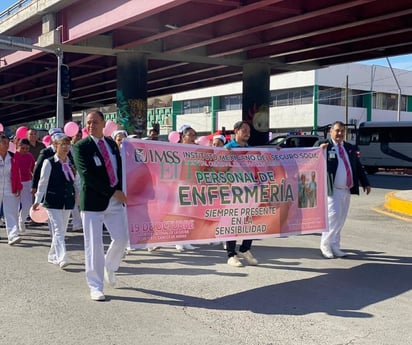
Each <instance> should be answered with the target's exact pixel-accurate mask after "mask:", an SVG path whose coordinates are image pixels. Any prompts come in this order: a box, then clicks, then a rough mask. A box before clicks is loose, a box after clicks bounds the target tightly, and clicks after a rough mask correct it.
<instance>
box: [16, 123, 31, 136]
mask: <svg viewBox="0 0 412 345" xmlns="http://www.w3.org/2000/svg"><path fill="white" fill-rule="evenodd" d="M28 130H29V129H28V128H27V127H25V126H21V127H19V128H17V130H16V137H17V138H18V139H24V138H26V137H27V131H28Z"/></svg>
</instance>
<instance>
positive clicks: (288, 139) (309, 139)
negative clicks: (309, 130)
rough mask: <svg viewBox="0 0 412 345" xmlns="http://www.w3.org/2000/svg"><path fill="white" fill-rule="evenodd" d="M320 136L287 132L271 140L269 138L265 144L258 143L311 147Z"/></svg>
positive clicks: (269, 145) (270, 145)
mask: <svg viewBox="0 0 412 345" xmlns="http://www.w3.org/2000/svg"><path fill="white" fill-rule="evenodd" d="M319 139H320V137H318V136H317V135H298V134H288V135H280V136H277V137H275V138H273V139H271V140H269V141H268V142H267V143H266V144H265V145H260V146H261V147H273V146H280V147H312V146H313V145H314V144H315V143H316V142H317V141H318V140H319Z"/></svg>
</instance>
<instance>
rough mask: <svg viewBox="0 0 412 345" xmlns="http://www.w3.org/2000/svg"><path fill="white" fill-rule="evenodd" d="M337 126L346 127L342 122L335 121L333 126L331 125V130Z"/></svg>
mask: <svg viewBox="0 0 412 345" xmlns="http://www.w3.org/2000/svg"><path fill="white" fill-rule="evenodd" d="M335 125H339V126H342V127H345V124H344V123H343V122H342V121H334V122H332V124H331V125H330V128H333V127H335Z"/></svg>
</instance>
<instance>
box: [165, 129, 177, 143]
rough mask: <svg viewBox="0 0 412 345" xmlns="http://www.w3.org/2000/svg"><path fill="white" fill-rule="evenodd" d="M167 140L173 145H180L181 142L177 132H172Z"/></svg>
mask: <svg viewBox="0 0 412 345" xmlns="http://www.w3.org/2000/svg"><path fill="white" fill-rule="evenodd" d="M167 138H168V139H169V141H170V142H171V143H178V142H179V140H180V134H179V132H177V131H172V132H170V133H169V135H168V137H167Z"/></svg>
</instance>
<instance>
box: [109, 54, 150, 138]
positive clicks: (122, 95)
mask: <svg viewBox="0 0 412 345" xmlns="http://www.w3.org/2000/svg"><path fill="white" fill-rule="evenodd" d="M116 98H117V118H118V124H119V125H121V126H123V127H124V128H125V129H126V130H127V132H128V133H129V134H137V135H138V136H139V137H145V136H146V130H147V57H146V55H144V54H141V53H135V52H125V53H119V54H117V92H116Z"/></svg>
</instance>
